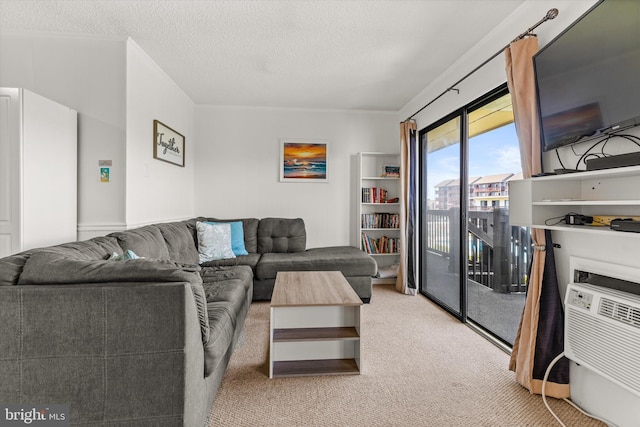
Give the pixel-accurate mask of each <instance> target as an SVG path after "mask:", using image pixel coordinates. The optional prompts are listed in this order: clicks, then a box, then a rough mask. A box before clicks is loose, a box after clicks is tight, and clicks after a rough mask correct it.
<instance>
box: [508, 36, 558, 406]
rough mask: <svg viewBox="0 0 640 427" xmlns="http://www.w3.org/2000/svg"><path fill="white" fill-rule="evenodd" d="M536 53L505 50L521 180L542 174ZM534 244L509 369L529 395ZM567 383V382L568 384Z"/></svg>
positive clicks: (536, 262)
mask: <svg viewBox="0 0 640 427" xmlns="http://www.w3.org/2000/svg"><path fill="white" fill-rule="evenodd" d="M537 51H538V40H537V38H535V37H528V38H524V39H522V40H519V41H516V42H514V43H512V44H511V46H509V47H508V48H507V49H506V50H505V59H506V71H507V84H508V86H509V91H510V92H511V99H512V103H513V112H514V116H515V123H516V133H517V135H518V139H519V141H520V157H521V161H522V172H523V175H524V178H530V177H531V176H532V175H535V174H538V173H540V172H542V163H541V154H540V153H541V150H540V129H539V126H538V119H537V115H538V110H537V105H536V96H535V90H536V89H535V81H534V73H533V62H532V57H533V55H534V54H535V53H536V52H537ZM531 234H532V237H533V242H534V251H533V264H532V268H531V274H530V277H529V288H528V291H527V298H526V302H525V307H524V310H523V313H522V318H521V319H520V325H519V327H518V333H517V336H516V340H515V342H514V345H513V353H512V355H511V360H510V363H509V369H510V370H512V371H515V373H516V379H517V381H518V382H519V383H520V384H522V385H523V386H524V387H526V388H527V389H529V391H531V392H532V393H537V394H540V393H541V391H542V381H541V379H538V378H534V376H533V371H534V365H535V364H536V362H538V364H541V362H539V361H536V354H535V353H536V345H537V344H538V343H537V340H538V339H539V337H538V325H539V320H540V311H541V306H540V304H541V299H540V296H541V294H542V282H543V276H544V271H545V259H546V251H545V248H546V244H547V242H546V239H545V232H544V230H541V229H532V230H531ZM545 321H546V319H545ZM567 382H568V381H567ZM545 392H546V394H547V395H549V396H551V397H556V398H564V397H569V384H568V383H567V384H557V383H554V382H548V383H547V385H546V388H545Z"/></svg>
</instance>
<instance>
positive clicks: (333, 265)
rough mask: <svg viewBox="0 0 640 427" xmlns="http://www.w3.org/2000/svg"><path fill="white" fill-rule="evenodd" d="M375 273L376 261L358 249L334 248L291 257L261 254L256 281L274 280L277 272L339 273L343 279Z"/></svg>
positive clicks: (287, 255)
mask: <svg viewBox="0 0 640 427" xmlns="http://www.w3.org/2000/svg"><path fill="white" fill-rule="evenodd" d="M376 270H377V264H376V262H375V260H374V259H373V258H372V257H370V256H369V255H367V254H366V253H364V252H362V251H361V250H360V249H358V248H355V247H353V246H334V247H327V248H314V249H309V250H307V251H304V252H296V253H291V254H283V253H270V254H262V258H260V262H259V263H258V265H257V267H256V278H258V279H259V280H267V279H274V278H275V277H276V274H277V273H278V271H340V272H342V274H343V275H344V276H345V277H352V276H373V275H375V274H376Z"/></svg>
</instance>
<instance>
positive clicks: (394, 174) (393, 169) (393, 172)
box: [382, 165, 400, 178]
mask: <svg viewBox="0 0 640 427" xmlns="http://www.w3.org/2000/svg"><path fill="white" fill-rule="evenodd" d="M382 176H383V177H385V178H400V166H395V165H384V166H383V172H382Z"/></svg>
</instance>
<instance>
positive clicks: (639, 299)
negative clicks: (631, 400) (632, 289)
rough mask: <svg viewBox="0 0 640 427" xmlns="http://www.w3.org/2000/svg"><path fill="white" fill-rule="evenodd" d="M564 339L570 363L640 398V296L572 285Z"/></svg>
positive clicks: (568, 293)
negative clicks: (574, 363)
mask: <svg viewBox="0 0 640 427" xmlns="http://www.w3.org/2000/svg"><path fill="white" fill-rule="evenodd" d="M596 307H597V310H596ZM564 338H565V342H564V351H565V356H566V357H567V358H568V359H570V360H573V361H574V362H576V363H578V364H580V365H583V366H585V367H586V368H588V369H590V370H592V371H593V372H595V373H597V374H600V375H602V376H603V377H605V378H608V379H609V380H611V381H613V382H614V383H617V384H618V385H620V386H622V387H624V388H626V389H627V390H629V391H631V392H632V393H634V394H635V395H637V396H640V296H638V295H633V294H628V293H625V292H620V291H613V290H610V289H604V288H602V287H598V286H593V285H589V284H584V283H580V284H577V283H570V284H569V286H568V287H567V294H566V298H565V337H564Z"/></svg>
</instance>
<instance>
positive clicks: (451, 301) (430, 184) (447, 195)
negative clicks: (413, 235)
mask: <svg viewBox="0 0 640 427" xmlns="http://www.w3.org/2000/svg"><path fill="white" fill-rule="evenodd" d="M461 135H462V120H461V117H460V115H455V116H454V117H452V118H448V119H445V120H443V121H442V122H440V123H436V124H435V125H434V126H431V127H430V128H429V129H428V130H427V131H426V132H423V133H422V134H421V152H422V156H421V166H422V167H421V174H422V176H421V187H420V188H421V189H422V212H421V223H420V224H421V227H420V229H421V235H422V236H421V237H422V238H421V246H422V248H421V254H420V255H421V264H420V265H421V271H420V274H421V279H422V280H421V281H420V283H421V291H422V292H423V293H425V294H426V295H427V296H428V297H430V298H432V299H433V300H435V301H437V302H438V303H439V304H441V305H443V306H444V307H446V308H447V309H448V310H449V311H451V312H452V313H453V314H455V315H457V316H461V315H462V310H461V308H462V296H463V294H462V289H461V287H460V283H461V281H460V277H461V263H460V260H461V259H462V256H463V254H462V251H461V249H462V248H461V244H460V243H461V241H460V218H461V206H462V205H461V203H460V201H461V200H463V199H462V197H461V189H462V188H463V186H462V170H461V159H462V145H461V143H460V141H461V139H460V136H461Z"/></svg>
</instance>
